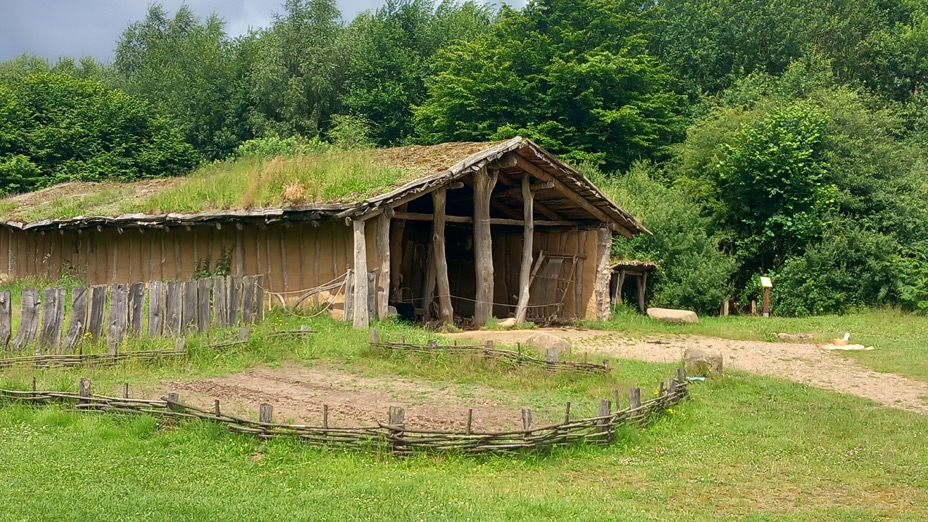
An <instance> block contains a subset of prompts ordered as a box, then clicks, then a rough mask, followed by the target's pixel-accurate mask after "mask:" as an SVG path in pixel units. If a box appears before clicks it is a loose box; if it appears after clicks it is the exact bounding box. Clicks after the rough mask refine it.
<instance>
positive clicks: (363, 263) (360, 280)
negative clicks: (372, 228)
mask: <svg viewBox="0 0 928 522" xmlns="http://www.w3.org/2000/svg"><path fill="white" fill-rule="evenodd" d="M351 225H352V229H353V231H354V248H353V251H354V266H353V269H354V278H355V285H354V303H353V305H354V306H352V310H353V312H354V317H353V318H352V325H353V326H354V327H355V328H367V327H368V326H370V316H369V315H368V314H367V297H368V292H369V289H368V287H367V240H366V238H365V234H364V229H365V223H364V221H359V220H355V221H352V223H351Z"/></svg>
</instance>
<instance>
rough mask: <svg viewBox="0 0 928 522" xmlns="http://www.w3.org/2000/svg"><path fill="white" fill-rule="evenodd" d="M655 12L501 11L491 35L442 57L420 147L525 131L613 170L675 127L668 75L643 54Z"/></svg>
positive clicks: (425, 107)
mask: <svg viewBox="0 0 928 522" xmlns="http://www.w3.org/2000/svg"><path fill="white" fill-rule="evenodd" d="M651 18H652V10H650V9H647V8H642V7H640V4H638V3H636V2H632V1H629V0H608V1H607V0H596V1H594V0H582V1H568V0H541V1H538V2H532V3H530V4H529V5H528V6H526V7H525V8H524V9H523V10H521V11H514V10H512V9H510V8H507V7H503V9H502V11H501V14H500V16H499V19H498V21H497V22H496V23H495V24H494V26H493V28H492V30H491V31H490V32H489V33H487V34H486V35H484V36H481V37H480V38H478V39H477V40H474V41H472V42H464V43H458V44H455V45H452V46H450V47H449V48H448V49H447V50H443V51H441V52H439V53H438V56H437V58H436V63H435V74H434V75H433V76H432V77H431V78H430V80H429V81H428V89H429V98H428V99H427V100H426V101H425V103H423V104H422V105H421V106H420V107H418V108H417V109H416V111H415V114H416V122H417V128H418V130H419V133H420V135H421V136H422V138H423V139H424V140H425V141H428V142H432V143H435V142H440V141H447V140H487V139H501V138H506V137H511V136H512V135H514V134H517V133H518V134H523V135H526V136H529V137H532V138H534V139H536V140H538V141H539V142H540V143H541V144H542V145H543V146H545V147H547V148H549V149H551V150H553V151H555V152H557V153H560V154H563V155H564V156H565V157H566V158H567V159H569V160H575V161H583V160H587V161H591V162H594V163H596V164H600V165H604V166H605V167H606V168H607V169H609V170H612V169H615V168H616V167H620V168H621V167H626V166H628V165H630V164H631V162H632V161H634V160H636V159H638V158H650V157H654V156H657V155H659V152H660V150H661V148H662V147H663V146H664V145H666V144H668V143H670V142H671V141H672V140H673V138H674V136H675V135H676V133H677V131H678V123H679V120H678V118H677V116H676V109H677V101H678V100H677V97H676V96H675V95H674V94H672V93H671V92H669V91H668V87H669V85H670V77H669V76H668V75H667V74H666V72H665V70H664V68H663V67H662V66H661V65H660V63H658V61H657V59H656V58H655V57H653V56H651V55H650V54H648V52H647V44H648V40H649V38H650V36H649V34H650V31H651V27H652V21H651Z"/></svg>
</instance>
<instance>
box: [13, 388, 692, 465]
mask: <svg viewBox="0 0 928 522" xmlns="http://www.w3.org/2000/svg"><path fill="white" fill-rule="evenodd" d="M678 377H679V374H678ZM80 389H81V392H80V393H77V394H74V393H65V392H52V391H36V390H33V391H21V390H0V402H16V403H26V404H63V405H67V406H71V407H74V408H75V409H76V410H77V411H80V412H108V413H127V414H150V415H156V416H161V417H166V418H191V419H201V420H205V421H209V422H217V423H221V424H224V425H226V426H227V427H228V428H229V429H230V430H232V431H235V432H238V433H245V434H250V435H255V436H257V437H260V438H262V439H271V438H276V437H295V438H298V439H300V440H301V441H303V442H305V443H307V444H312V445H318V446H330V447H341V448H351V449H355V450H375V451H389V452H391V453H393V454H394V455H398V456H403V455H409V454H411V453H415V452H455V453H466V454H477V453H513V452H516V451H543V450H548V449H550V448H553V447H559V446H568V445H571V444H576V443H580V442H584V443H587V444H596V445H606V444H610V443H612V442H613V440H614V436H615V429H616V428H617V427H618V426H642V427H643V426H646V425H648V424H650V422H652V420H653V419H654V418H655V416H657V415H658V414H660V413H662V412H663V411H664V410H665V409H667V408H669V407H670V406H672V405H674V404H677V403H679V402H681V401H682V400H684V399H685V398H686V397H687V383H686V381H685V380H682V378H678V379H670V380H668V381H667V386H666V387H665V386H664V385H663V384H662V385H661V387H660V392H659V395H658V396H657V397H655V398H654V399H652V400H649V401H646V402H644V403H641V404H640V405H639V406H636V407H634V408H626V409H624V410H619V411H615V412H610V411H609V410H610V409H611V408H610V406H609V402H608V401H603V404H601V409H600V411H601V413H606V412H608V413H607V414H603V415H601V416H598V417H590V418H583V419H574V420H571V419H569V405H568V414H567V418H565V421H564V422H563V423H560V424H553V425H548V426H540V427H535V428H532V427H530V426H528V427H527V428H526V429H523V430H517V431H506V432H483V433H481V432H472V431H471V430H470V422H469V420H468V429H467V431H465V432H451V431H429V430H417V429H415V428H411V427H407V426H405V424H404V423H403V420H402V419H403V417H404V413H403V411H402V409H399V408H395V409H394V408H391V415H390V420H389V421H388V423H385V424H379V425H378V426H373V427H353V428H344V427H329V426H328V419H327V417H326V418H325V420H324V421H323V422H324V425H323V426H309V425H302V424H279V423H273V422H270V415H271V412H272V411H273V408H272V407H271V406H270V405H267V404H263V405H261V412H260V415H259V417H260V418H262V420H263V421H254V420H248V419H243V418H240V417H235V416H232V415H228V414H224V413H222V412H221V411H220V409H219V402H218V401H216V403H215V408H214V410H212V411H210V410H206V409H202V408H197V407H195V406H191V405H189V404H184V403H182V402H180V401H179V399H178V398H177V396H176V395H169V396H167V397H162V398H161V399H130V398H129V397H128V396H125V397H108V396H103V395H92V394H90V381H89V380H87V379H81V385H80ZM632 392H633V395H638V394H640V390H638V389H637V388H636V389H633V390H632ZM125 395H128V387H127V388H126V392H125ZM603 405H605V411H604V410H603ZM394 410H397V411H398V412H399V416H398V417H394V414H395V411H394ZM324 411H327V409H325V410H324ZM526 411H527V410H523V422H526V421H525V419H526V417H525V415H526ZM397 419H399V420H398V421H397ZM530 423H531V413H530V412H529V413H528V421H527V424H529V425H530Z"/></svg>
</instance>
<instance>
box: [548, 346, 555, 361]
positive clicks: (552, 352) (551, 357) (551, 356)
mask: <svg viewBox="0 0 928 522" xmlns="http://www.w3.org/2000/svg"><path fill="white" fill-rule="evenodd" d="M547 361H548V364H557V348H548V356H547Z"/></svg>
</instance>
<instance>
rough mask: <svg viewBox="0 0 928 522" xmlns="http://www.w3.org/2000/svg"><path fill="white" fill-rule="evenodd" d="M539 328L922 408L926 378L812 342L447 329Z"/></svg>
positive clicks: (627, 355) (597, 344) (927, 408)
mask: <svg viewBox="0 0 928 522" xmlns="http://www.w3.org/2000/svg"><path fill="white" fill-rule="evenodd" d="M538 331H545V332H549V333H553V334H555V335H560V336H561V337H564V338H566V339H568V340H569V341H570V342H571V344H572V345H573V350H574V351H575V352H584V351H586V352H600V353H605V354H608V355H612V356H615V357H621V358H624V359H638V360H642V361H650V362H663V363H676V362H679V361H682V360H683V351H684V350H685V349H686V348H688V347H694V348H708V349H713V350H718V351H720V352H722V357H723V358H724V365H725V367H726V368H732V369H736V370H742V371H746V372H751V373H757V374H760V375H767V376H771V377H778V378H781V379H788V380H791V381H795V382H798V383H801V384H805V385H808V386H814V387H816V388H822V389H825V390H831V391H836V392H839V393H846V394H849V395H857V396H859V397H864V398H867V399H871V400H873V401H876V402H878V403H880V404H883V405H885V406H889V407H892V408H900V409H903V410H908V411H914V412H918V413H923V414H928V400H926V397H928V383H925V382H922V381H917V380H914V379H909V378H907V377H903V376H901V375H897V374H894V373H879V372H875V371H873V370H870V369H868V368H866V367H864V366H861V365H860V364H857V363H856V362H855V361H853V360H851V359H849V358H847V357H843V356H842V355H840V354H837V353H832V352H829V351H827V350H824V349H822V348H819V347H817V346H815V345H814V344H803V343H769V342H763V341H731V340H727V339H719V338H715V337H703V336H682V335H680V336H673V335H671V336H667V335H664V336H659V337H658V336H654V337H645V338H640V339H639V338H630V337H627V336H624V335H622V334H621V333H615V332H603V331H598V330H576V329H557V328H545V329H540V330H515V331H481V332H465V333H460V334H452V335H449V336H448V337H451V338H456V339H468V338H469V339H478V340H485V339H493V340H496V341H499V342H501V343H509V344H514V343H517V342H525V340H526V339H528V337H529V336H530V335H532V333H534V332H538Z"/></svg>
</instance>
